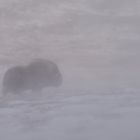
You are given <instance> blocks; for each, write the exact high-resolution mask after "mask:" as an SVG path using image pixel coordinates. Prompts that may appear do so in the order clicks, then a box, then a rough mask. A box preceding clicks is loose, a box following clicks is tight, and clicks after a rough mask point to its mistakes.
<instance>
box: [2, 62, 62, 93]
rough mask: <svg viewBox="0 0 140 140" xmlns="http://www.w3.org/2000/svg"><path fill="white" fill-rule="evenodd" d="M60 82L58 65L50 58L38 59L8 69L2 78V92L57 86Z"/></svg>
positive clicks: (60, 76)
mask: <svg viewBox="0 0 140 140" xmlns="http://www.w3.org/2000/svg"><path fill="white" fill-rule="evenodd" d="M61 84H62V75H61V73H60V71H59V69H58V66H57V65H56V64H55V63H54V62H52V61H50V60H42V59H38V60H35V61H33V62H31V63H30V64H29V65H26V66H15V67H12V68H10V69H8V70H7V71H6V73H5V75H4V78H3V93H7V92H12V93H19V92H23V91H26V90H33V91H38V90H42V89H43V88H45V87H51V86H52V87H58V86H60V85H61Z"/></svg>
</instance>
